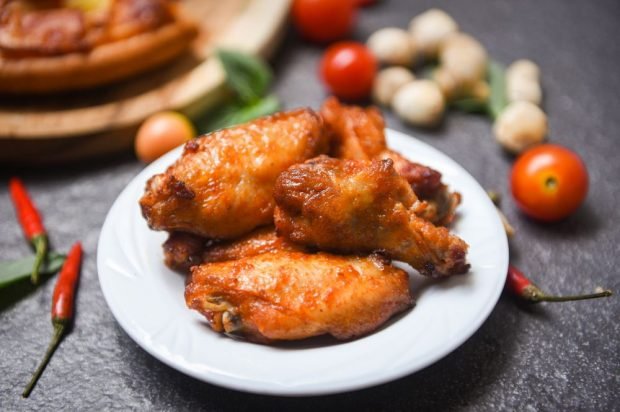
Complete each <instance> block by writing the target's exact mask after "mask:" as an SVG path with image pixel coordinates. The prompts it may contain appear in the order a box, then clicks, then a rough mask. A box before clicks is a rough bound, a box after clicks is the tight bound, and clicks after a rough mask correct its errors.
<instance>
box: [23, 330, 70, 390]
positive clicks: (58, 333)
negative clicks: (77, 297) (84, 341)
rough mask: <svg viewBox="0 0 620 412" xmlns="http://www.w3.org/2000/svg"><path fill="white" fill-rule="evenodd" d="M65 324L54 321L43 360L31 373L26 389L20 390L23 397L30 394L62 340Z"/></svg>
mask: <svg viewBox="0 0 620 412" xmlns="http://www.w3.org/2000/svg"><path fill="white" fill-rule="evenodd" d="M65 326H66V325H65V323H62V322H54V334H53V335H52V340H51V341H50V344H49V346H48V347H47V351H46V352H45V356H44V357H43V360H42V361H41V363H40V364H39V366H38V367H37V370H36V371H35V372H34V375H32V378H31V379H30V382H28V385H27V386H26V389H24V391H23V392H22V396H23V397H24V398H27V397H28V396H29V395H30V392H32V388H34V385H35V384H36V383H37V381H38V380H39V378H40V377H41V374H42V373H43V371H44V370H45V367H46V366H47V364H48V362H49V361H50V358H51V357H52V355H53V354H54V351H55V350H56V348H57V347H58V344H59V343H60V341H61V340H62V337H63V335H64V333H65Z"/></svg>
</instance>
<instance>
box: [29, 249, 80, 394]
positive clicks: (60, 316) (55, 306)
mask: <svg viewBox="0 0 620 412" xmlns="http://www.w3.org/2000/svg"><path fill="white" fill-rule="evenodd" d="M81 263H82V245H81V244H80V242H77V243H75V244H74V245H73V247H71V250H70V251H69V254H68V255H67V260H65V263H64V265H63V266H62V269H60V274H59V275H58V280H57V281H56V287H55V288H54V295H53V297H52V325H53V326H54V335H53V336H52V340H51V342H50V344H49V346H48V348H47V351H46V352H45V356H44V357H43V360H42V361H41V363H40V364H39V367H38V368H37V370H36V371H35V372H34V375H33V376H32V379H30V382H29V383H28V385H27V386H26V389H24V392H23V393H22V396H23V397H24V398H27V397H28V395H30V392H31V391H32V388H34V385H35V384H36V383H37V381H38V380H39V377H40V376H41V374H42V373H43V371H44V370H45V367H46V366H47V363H48V362H49V360H50V358H51V357H52V355H53V354H54V351H55V350H56V348H57V347H58V344H59V343H60V341H61V339H62V337H63V335H64V334H65V332H66V331H67V328H68V327H69V325H70V324H71V321H72V320H73V307H74V303H75V290H76V288H77V283H78V278H79V276H80V265H81Z"/></svg>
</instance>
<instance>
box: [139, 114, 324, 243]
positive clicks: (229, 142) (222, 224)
mask: <svg viewBox="0 0 620 412" xmlns="http://www.w3.org/2000/svg"><path fill="white" fill-rule="evenodd" d="M327 148H328V141H327V137H326V135H325V133H324V132H323V125H322V121H321V119H320V117H319V116H318V115H316V114H315V113H314V112H313V111H312V110H310V109H299V110H294V111H290V112H282V113H278V114H275V115H272V116H266V117H262V118H260V119H257V120H254V121H252V122H249V123H245V124H243V125H240V126H236V127H231V128H229V129H223V130H220V131H217V132H214V133H211V134H208V135H205V136H202V137H200V138H197V139H194V140H192V141H190V142H188V143H187V144H186V145H185V148H184V151H183V154H182V155H181V157H180V158H179V159H178V160H177V161H176V162H175V163H174V164H173V165H172V166H170V167H169V168H168V170H166V172H165V173H162V174H158V175H155V176H153V177H152V178H151V179H150V180H149V181H148V182H147V184H146V189H145V193H144V195H143V196H142V198H141V199H140V206H141V208H142V214H143V216H144V217H145V218H146V220H147V223H148V225H149V227H150V228H151V229H154V230H168V231H181V232H187V233H193V234H196V235H198V236H202V237H205V238H210V239H233V238H235V237H238V236H242V235H244V234H246V233H249V232H250V231H252V230H253V229H254V228H256V227H259V226H263V225H267V224H270V223H271V222H272V220H273V208H274V200H273V196H272V191H273V185H274V182H275V180H276V177H277V176H278V174H280V173H281V172H282V171H284V170H286V169H287V168H288V167H289V166H291V165H293V164H296V163H299V162H303V161H304V160H306V159H309V158H311V157H314V156H316V155H318V154H320V153H325V152H326V151H327Z"/></svg>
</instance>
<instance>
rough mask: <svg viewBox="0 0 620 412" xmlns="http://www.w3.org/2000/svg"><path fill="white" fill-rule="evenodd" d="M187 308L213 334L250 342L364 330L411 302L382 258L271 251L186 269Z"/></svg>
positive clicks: (397, 273)
mask: <svg viewBox="0 0 620 412" xmlns="http://www.w3.org/2000/svg"><path fill="white" fill-rule="evenodd" d="M185 301H186V303H187V306H188V307H190V308H191V309H195V310H197V311H198V312H200V313H201V314H203V315H204V316H205V317H206V319H207V322H208V323H209V325H210V326H211V327H212V328H213V330H215V331H216V332H224V333H226V334H229V335H233V336H239V337H243V338H245V339H248V340H250V341H254V342H263V343H268V342H272V341H277V340H295V339H304V338H308V337H311V336H318V335H323V334H330V335H332V336H334V337H335V338H337V339H351V338H354V337H358V336H361V335H364V334H367V333H369V332H371V331H373V330H374V329H376V328H377V327H379V326H380V325H381V324H382V323H383V322H385V321H386V320H387V319H389V318H390V317H391V316H393V315H394V314H395V313H398V312H401V311H403V310H405V309H407V308H409V307H411V306H412V298H411V296H410V293H409V284H408V276H407V273H406V272H404V271H403V270H401V269H398V268H396V267H393V266H391V265H390V264H389V262H388V261H386V260H385V258H383V257H381V256H378V255H372V256H370V257H356V256H336V255H331V254H328V253H317V254H305V253H302V252H295V251H277V252H272V253H264V254H261V255H256V256H251V257H245V258H241V259H238V260H232V261H226V262H217V263H206V264H203V265H200V266H194V267H193V268H192V269H191V277H190V281H189V283H188V284H187V286H186V288H185Z"/></svg>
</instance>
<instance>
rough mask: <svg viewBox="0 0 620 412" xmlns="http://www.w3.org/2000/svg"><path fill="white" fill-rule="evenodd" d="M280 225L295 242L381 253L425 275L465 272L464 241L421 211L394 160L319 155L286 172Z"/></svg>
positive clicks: (278, 195)
mask: <svg viewBox="0 0 620 412" xmlns="http://www.w3.org/2000/svg"><path fill="white" fill-rule="evenodd" d="M274 197H275V200H276V204H277V207H276V210H275V215H274V219H275V225H276V229H277V232H278V234H279V235H281V236H285V237H286V238H288V239H289V240H291V241H292V242H294V243H298V244H302V245H307V246H311V247H317V248H319V249H322V250H328V251H336V252H340V253H370V252H373V251H382V253H385V254H386V255H387V256H389V257H390V258H393V259H397V260H401V261H403V262H406V263H409V264H410V265H411V266H413V267H414V268H415V269H416V270H418V271H419V272H420V273H422V274H424V275H428V276H433V277H439V276H447V275H453V274H461V273H465V272H467V271H468V269H469V265H468V264H467V263H466V255H467V248H468V246H467V244H466V243H465V242H464V241H463V240H462V239H460V238H459V237H457V236H455V235H452V234H450V233H449V232H448V230H447V229H446V228H444V227H435V226H434V225H433V224H432V223H431V222H429V221H427V220H425V219H423V218H420V217H419V216H418V215H417V214H416V213H419V212H420V209H422V208H424V205H423V204H422V203H420V202H419V201H418V200H417V197H416V195H415V194H414V193H413V190H412V189H411V186H410V185H409V184H408V182H407V181H406V180H405V179H404V178H403V177H402V176H400V175H398V174H397V173H396V171H395V170H394V167H393V162H392V160H391V159H385V160H374V161H363V160H341V159H333V158H328V157H326V156H320V157H318V158H316V159H312V160H309V161H307V162H305V163H303V164H298V165H294V166H292V167H291V168H289V169H288V170H287V171H286V172H284V173H282V174H281V175H280V176H279V177H278V180H277V181H276V186H275V189H274Z"/></svg>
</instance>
